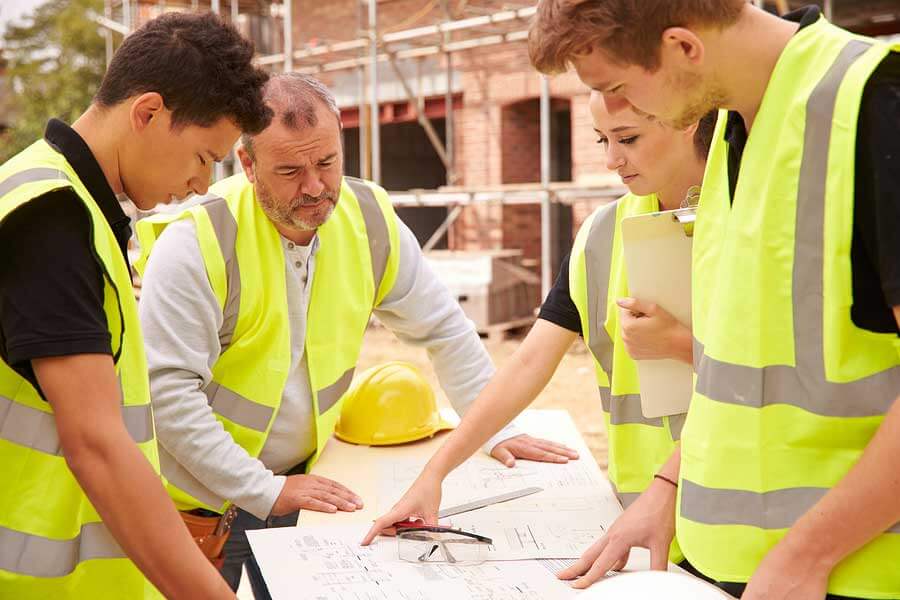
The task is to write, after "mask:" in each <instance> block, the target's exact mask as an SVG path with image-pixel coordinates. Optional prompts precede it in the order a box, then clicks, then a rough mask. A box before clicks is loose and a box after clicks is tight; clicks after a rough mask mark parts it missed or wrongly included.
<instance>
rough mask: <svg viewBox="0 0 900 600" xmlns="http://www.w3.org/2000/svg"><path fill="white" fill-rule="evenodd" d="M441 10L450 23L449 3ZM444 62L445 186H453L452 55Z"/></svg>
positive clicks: (444, 0)
mask: <svg viewBox="0 0 900 600" xmlns="http://www.w3.org/2000/svg"><path fill="white" fill-rule="evenodd" d="M441 8H442V9H443V10H444V15H446V17H447V20H448V21H452V20H453V14H452V13H451V12H450V3H449V1H448V0H442V1H441ZM450 39H451V36H450V32H449V31H445V32H444V34H443V36H442V37H441V41H442V42H443V43H444V45H445V46H446V45H447V44H448V43H450ZM444 60H445V61H446V63H447V89H446V90H445V91H444V148H445V149H446V151H447V158H448V159H449V161H450V164H449V165H447V184H448V185H453V184H454V183H456V155H455V154H454V143H453V135H454V132H453V53H452V52H445V53H444Z"/></svg>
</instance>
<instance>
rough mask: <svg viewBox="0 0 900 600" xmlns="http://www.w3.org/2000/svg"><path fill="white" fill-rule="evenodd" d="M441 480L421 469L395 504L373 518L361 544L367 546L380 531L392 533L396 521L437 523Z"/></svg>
mask: <svg viewBox="0 0 900 600" xmlns="http://www.w3.org/2000/svg"><path fill="white" fill-rule="evenodd" d="M441 481H442V479H441V478H435V477H432V476H431V475H430V474H429V473H428V471H427V470H425V471H423V472H422V473H421V474H420V475H419V478H418V479H416V480H415V482H413V484H412V486H410V488H409V489H408V490H406V493H405V494H403V497H402V498H400V500H399V501H398V502H397V504H395V505H394V507H393V508H392V509H391V510H389V511H388V512H387V513H386V514H385V515H383V516H381V517H379V518H378V519H376V520H375V523H374V524H373V525H372V528H371V529H369V533H367V534H366V537H364V538H363V540H362V545H363V546H368V545H369V544H371V543H372V540H374V539H375V537H376V536H377V535H378V534H380V533H382V532H386V533H390V534H393V532H392V528H393V525H394V523H397V522H398V521H408V520H417V519H420V520H422V521H424V522H425V524H426V525H437V522H438V508H439V507H440V505H441Z"/></svg>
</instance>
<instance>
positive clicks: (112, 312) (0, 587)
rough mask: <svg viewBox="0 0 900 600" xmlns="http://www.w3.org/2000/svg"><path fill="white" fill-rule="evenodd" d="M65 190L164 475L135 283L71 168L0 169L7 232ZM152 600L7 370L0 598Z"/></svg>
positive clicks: (145, 434) (29, 397)
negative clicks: (14, 217)
mask: <svg viewBox="0 0 900 600" xmlns="http://www.w3.org/2000/svg"><path fill="white" fill-rule="evenodd" d="M66 188H68V189H72V190H74V191H75V192H76V193H77V194H78V196H79V197H80V198H81V202H83V203H84V207H85V210H86V211H87V213H88V215H89V216H90V219H91V225H92V229H93V233H92V236H91V238H92V243H93V250H94V253H95V255H96V257H97V259H98V260H99V262H100V264H101V267H102V269H103V275H104V286H103V301H104V310H105V313H106V321H107V323H108V326H109V333H110V337H111V342H112V350H113V359H114V361H115V369H116V374H117V375H118V378H119V383H120V385H121V389H122V417H123V419H124V421H125V425H126V428H127V429H128V432H129V433H130V434H131V437H132V439H133V440H134V441H135V443H136V444H137V445H138V447H139V448H140V450H141V452H142V453H143V454H144V456H145V457H146V458H147V460H148V461H149V462H150V463H151V465H153V467H154V469H156V470H157V471H158V470H159V457H158V455H157V450H156V438H155V435H154V429H153V415H152V412H151V410H150V389H149V383H148V381H147V361H146V358H145V356H144V340H143V337H142V336H141V329H140V321H139V320H138V316H137V306H136V304H135V301H134V295H133V292H132V289H131V274H130V273H129V270H128V266H127V265H126V263H125V259H124V257H123V256H122V251H121V249H120V247H119V243H118V242H117V241H116V237H115V235H113V232H112V229H110V227H109V224H108V223H107V222H106V218H105V217H104V216H103V213H102V212H101V210H100V208H99V207H98V206H97V204H96V203H95V202H94V200H93V199H92V198H91V196H90V194H89V193H88V191H87V189H86V188H85V186H84V184H83V183H82V182H81V180H80V179H79V178H78V175H77V174H76V173H75V170H74V169H73V168H72V167H71V165H69V163H68V162H66V160H65V158H64V157H63V156H62V155H61V154H60V153H58V152H57V151H56V150H54V149H53V148H52V147H50V146H49V145H48V144H47V143H46V142H45V141H43V140H40V141H38V142H35V143H34V144H32V145H31V146H29V147H28V148H27V149H25V150H23V151H22V152H21V153H19V154H17V155H16V156H14V157H13V158H12V159H10V160H9V161H8V162H7V163H5V164H4V165H3V166H2V167H0V222H2V221H3V220H4V219H5V218H6V217H7V216H8V215H9V214H10V213H11V212H12V211H13V210H15V209H16V208H17V207H19V206H22V205H23V204H25V203H26V202H28V201H30V200H32V199H34V198H37V197H38V196H41V195H44V194H46V193H48V192H50V191H53V190H61V189H66ZM76 202H77V200H76ZM48 268H52V265H51V266H49V267H48ZM72 385H77V382H72ZM145 597H149V598H157V597H160V596H159V594H158V592H157V591H156V588H154V587H153V585H152V584H151V583H150V582H149V581H147V580H146V579H145V578H144V576H143V575H142V574H141V572H140V571H139V570H138V569H137V567H136V566H135V565H134V563H132V562H131V561H130V560H129V559H128V558H126V557H125V554H124V553H123V552H122V550H121V548H120V547H119V545H118V544H117V543H116V541H115V540H114V539H113V537H112V535H111V534H110V533H109V531H108V530H107V529H106V527H105V526H104V525H103V523H102V522H101V521H100V517H99V516H98V515H97V511H96V510H94V507H93V506H92V505H91V503H90V501H89V500H88V498H87V496H85V494H84V491H82V489H81V487H80V486H79V485H78V482H77V481H76V480H75V477H74V476H73V475H72V472H71V471H70V470H69V468H68V466H67V465H66V460H65V458H64V456H63V454H62V449H61V448H60V446H59V436H58V434H57V431H56V422H55V419H54V416H53V409H52V408H51V407H50V404H49V403H47V402H45V401H44V400H42V399H41V397H40V396H39V395H38V393H37V390H35V388H34V387H33V386H32V385H31V384H30V383H28V381H27V380H25V379H24V378H22V377H21V376H19V374H18V373H16V372H15V371H14V370H13V369H12V368H10V366H9V365H8V364H6V363H5V362H3V361H0V598H16V600H23V599H25V600H27V599H38V598H40V599H44V598H79V599H80V598H110V599H113V598H115V599H118V598H145Z"/></svg>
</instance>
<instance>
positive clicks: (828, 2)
mask: <svg viewBox="0 0 900 600" xmlns="http://www.w3.org/2000/svg"><path fill="white" fill-rule="evenodd" d="M833 4H834V3H833V2H832V0H825V1H824V4H823V6H822V13H823V14H824V15H825V18H826V19H828V20H829V21H831V20H833V19H832V17H833V13H834V6H833Z"/></svg>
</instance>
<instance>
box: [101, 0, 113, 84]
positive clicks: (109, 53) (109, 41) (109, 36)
mask: <svg viewBox="0 0 900 600" xmlns="http://www.w3.org/2000/svg"><path fill="white" fill-rule="evenodd" d="M103 16H104V17H105V18H107V19H108V20H110V21H112V1H111V0H103ZM103 38H104V40H105V41H106V66H107V67H109V63H111V62H112V57H113V32H112V30H110V29H108V28H106V27H104V28H103Z"/></svg>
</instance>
